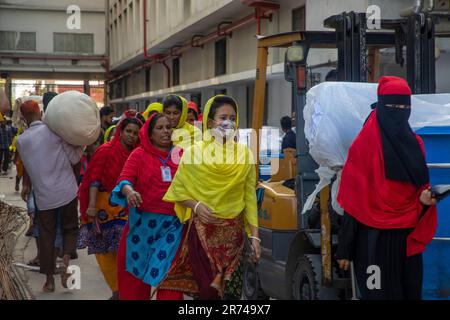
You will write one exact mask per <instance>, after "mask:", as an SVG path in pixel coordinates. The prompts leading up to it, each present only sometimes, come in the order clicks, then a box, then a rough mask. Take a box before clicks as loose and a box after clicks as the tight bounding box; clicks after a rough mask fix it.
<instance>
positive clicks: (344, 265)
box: [338, 259, 350, 271]
mask: <svg viewBox="0 0 450 320" xmlns="http://www.w3.org/2000/svg"><path fill="white" fill-rule="evenodd" d="M338 263H339V268H341V269H342V270H345V271H347V270H348V269H350V260H346V259H341V260H338Z"/></svg>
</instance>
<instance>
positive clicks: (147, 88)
mask: <svg viewBox="0 0 450 320" xmlns="http://www.w3.org/2000/svg"><path fill="white" fill-rule="evenodd" d="M150 72H151V69H150V68H148V69H147V70H145V91H147V92H148V91H150V79H151V77H150V76H151V73H150Z"/></svg>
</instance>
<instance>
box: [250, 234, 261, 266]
mask: <svg viewBox="0 0 450 320" xmlns="http://www.w3.org/2000/svg"><path fill="white" fill-rule="evenodd" d="M251 240H252V247H253V253H254V256H253V258H254V260H253V262H254V263H256V264H258V263H259V260H260V259H261V243H260V242H259V241H258V240H256V239H251Z"/></svg>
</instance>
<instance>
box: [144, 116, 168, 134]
mask: <svg viewBox="0 0 450 320" xmlns="http://www.w3.org/2000/svg"><path fill="white" fill-rule="evenodd" d="M155 112H156V111H155ZM164 117H165V115H163V114H162V113H157V114H156V115H155V116H154V117H153V118H152V120H150V123H149V125H148V136H149V137H151V136H152V132H153V129H155V126H156V122H158V120H159V119H161V118H164Z"/></svg>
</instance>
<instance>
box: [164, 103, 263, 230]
mask: <svg viewBox="0 0 450 320" xmlns="http://www.w3.org/2000/svg"><path fill="white" fill-rule="evenodd" d="M213 102H214V98H213V99H211V100H210V101H209V102H208V103H209V106H208V105H207V107H206V108H205V113H204V117H205V119H208V114H209V111H210V108H211V104H212V103H213ZM204 128H205V129H206V130H205V131H207V127H205V126H204ZM213 158H214V160H216V161H213ZM218 159H222V160H224V161H219V162H218V161H217V160H218ZM226 159H228V161H226ZM230 160H231V161H230ZM230 162H231V163H230ZM255 186H256V169H255V165H254V161H253V157H252V154H251V152H250V150H249V149H248V148H247V147H246V146H244V145H242V144H237V143H235V142H234V141H229V142H227V143H226V144H225V145H223V144H221V143H218V142H215V141H201V142H197V143H195V145H194V146H193V147H192V148H189V149H188V150H186V152H185V154H184V155H183V157H182V159H181V162H180V165H179V167H178V171H177V174H176V176H175V178H174V180H173V182H172V184H171V186H170V188H169V190H168V191H167V193H166V195H165V196H164V201H167V202H173V203H175V212H176V214H177V216H178V218H179V219H180V220H181V221H182V222H186V221H187V220H189V219H190V217H191V211H192V210H191V209H190V208H187V207H184V206H182V205H181V204H180V202H183V201H186V200H196V201H200V202H202V203H204V204H205V205H207V206H208V207H209V208H211V210H213V212H214V213H215V215H216V216H217V217H218V218H222V219H234V218H237V217H238V216H239V215H240V214H242V213H243V214H244V219H245V224H246V230H247V232H248V233H249V232H250V230H249V229H248V225H252V226H254V227H258V210H257V203H256V190H255Z"/></svg>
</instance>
